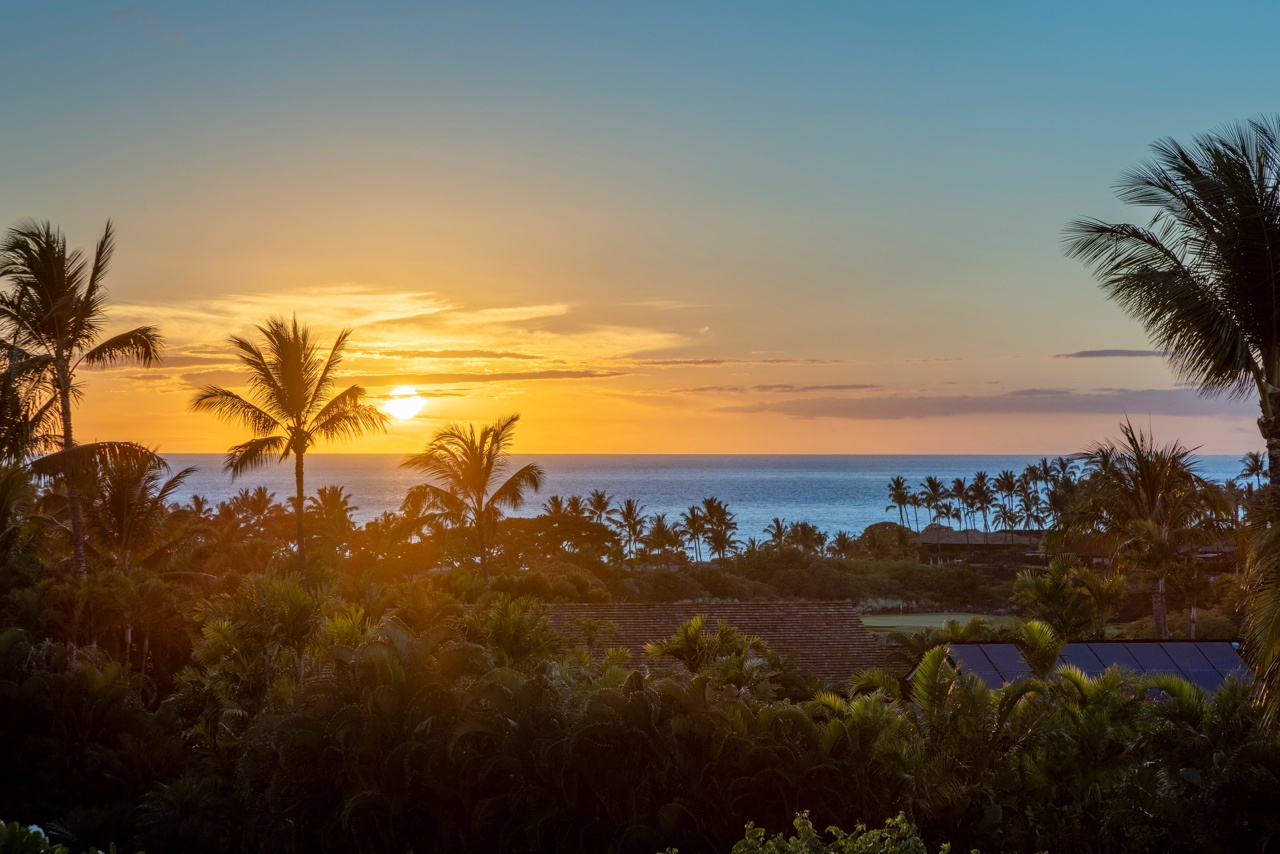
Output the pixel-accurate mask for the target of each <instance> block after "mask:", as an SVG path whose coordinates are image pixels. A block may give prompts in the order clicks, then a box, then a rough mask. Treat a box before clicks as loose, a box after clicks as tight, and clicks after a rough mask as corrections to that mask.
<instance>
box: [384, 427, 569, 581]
mask: <svg viewBox="0 0 1280 854" xmlns="http://www.w3.org/2000/svg"><path fill="white" fill-rule="evenodd" d="M519 420H520V416H519V415H508V416H507V417H506V418H499V419H498V420H497V421H494V422H493V423H492V424H487V425H485V426H484V427H483V428H481V430H480V432H478V433H477V432H476V428H475V426H474V425H470V424H469V425H466V426H463V425H461V424H450V425H449V426H447V427H445V428H444V429H443V430H440V431H438V432H437V433H436V434H435V435H434V436H432V437H431V442H430V443H428V445H427V447H426V450H424V451H423V452H422V453H420V454H414V455H413V456H411V457H409V459H407V460H405V461H404V462H403V463H401V467H402V468H407V469H413V470H414V471H420V472H423V473H424V474H426V475H427V476H428V477H429V478H430V479H431V481H432V482H431V483H424V484H420V485H418V486H415V487H413V488H412V489H410V490H409V495H408V497H407V498H406V501H408V502H413V503H416V504H418V505H420V506H423V507H429V508H433V509H435V510H438V511H440V512H442V513H444V514H445V515H446V516H447V517H449V518H450V519H452V520H453V521H454V522H455V523H456V524H459V525H462V526H464V527H468V528H470V529H471V531H472V533H473V534H474V536H475V538H476V546H477V551H478V552H479V558H480V573H481V575H482V576H483V577H484V583H485V587H488V586H489V549H490V548H491V547H492V543H493V533H494V529H495V528H496V527H497V524H498V520H499V519H501V518H502V512H503V510H504V509H509V510H518V509H519V508H520V507H521V505H523V504H524V500H525V496H526V493H529V492H537V491H538V490H539V489H541V488H542V482H543V480H544V479H545V475H544V474H543V471H542V467H541V466H539V465H537V464H535V463H529V464H527V465H524V466H522V467H520V468H519V469H517V470H516V471H515V472H513V473H512V474H511V475H510V476H507V471H508V470H509V469H510V467H511V443H512V441H513V440H514V435H515V428H516V423H517V422H518V421H519Z"/></svg>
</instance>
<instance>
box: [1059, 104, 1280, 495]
mask: <svg viewBox="0 0 1280 854" xmlns="http://www.w3.org/2000/svg"><path fill="white" fill-rule="evenodd" d="M1151 150H1152V152H1153V155H1154V156H1153V157H1152V159H1151V160H1149V161H1147V162H1145V163H1142V164H1141V165H1139V166H1137V167H1136V168H1134V169H1132V170H1130V171H1129V172H1127V173H1125V174H1124V175H1122V176H1121V178H1120V180H1119V182H1118V183H1117V195H1118V196H1119V197H1120V199H1121V201H1123V202H1126V203H1128V204H1132V205H1137V206H1140V207H1143V208H1147V209H1149V210H1151V211H1152V213H1153V214H1154V216H1153V218H1152V220H1151V222H1150V224H1149V225H1147V226H1145V227H1144V226H1139V225H1131V224H1128V223H1119V224H1112V223H1107V222H1102V221H1100V220H1096V219H1087V220H1077V221H1075V222H1073V223H1071V224H1070V225H1068V226H1067V228H1066V231H1065V233H1064V237H1063V242H1064V247H1065V250H1066V252H1067V254H1068V255H1069V256H1071V257H1073V258H1078V259H1080V260H1081V261H1083V262H1084V263H1085V264H1087V265H1089V266H1090V267H1092V268H1093V272H1094V274H1095V275H1096V276H1097V278H1098V281H1099V283H1100V285H1101V287H1102V289H1103V291H1104V292H1105V293H1106V295H1107V296H1108V297H1109V298H1110V299H1112V300H1113V301H1115V302H1116V303H1118V304H1119V306H1120V307H1121V308H1122V309H1123V310H1124V311H1125V312H1126V313H1127V314H1129V315H1130V316H1131V317H1133V318H1135V319H1136V320H1137V321H1138V322H1139V323H1141V324H1142V325H1143V326H1144V327H1145V328H1146V330H1147V334H1148V335H1149V336H1150V337H1151V340H1152V342H1153V343H1154V344H1155V345H1156V346H1157V347H1159V348H1160V349H1161V350H1164V351H1166V352H1167V353H1168V359H1169V362H1170V365H1171V366H1172V367H1173V370H1174V372H1175V373H1176V374H1177V375H1178V377H1179V379H1181V380H1184V381H1187V382H1190V383H1193V384H1194V385H1196V386H1198V387H1199V388H1200V390H1201V392H1202V393H1204V394H1210V395H1216V394H1228V395H1230V396H1233V397H1244V396H1246V395H1248V394H1251V393H1252V394H1256V395H1257V399H1258V403H1259V406H1260V408H1261V417H1260V418H1259V419H1258V428H1259V430H1260V431H1261V433H1262V437H1263V439H1264V440H1265V441H1266V445H1267V454H1268V465H1269V475H1270V479H1271V482H1272V483H1276V484H1280V288H1277V287H1276V282H1277V280H1278V279H1280V254H1277V253H1276V247H1277V246H1280V116H1260V117H1258V118H1254V119H1251V120H1249V121H1247V122H1237V123H1233V124H1229V125H1226V126H1224V127H1222V128H1219V129H1217V130H1214V131H1210V132H1208V133H1203V134H1200V135H1199V136H1197V137H1195V138H1194V140H1193V141H1192V144H1191V145H1190V146H1184V145H1182V144H1180V143H1178V142H1176V141H1174V140H1172V139H1163V140H1160V141H1158V142H1156V143H1154V144H1153V145H1152V146H1151Z"/></svg>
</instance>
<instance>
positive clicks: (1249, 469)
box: [1240, 451, 1267, 489]
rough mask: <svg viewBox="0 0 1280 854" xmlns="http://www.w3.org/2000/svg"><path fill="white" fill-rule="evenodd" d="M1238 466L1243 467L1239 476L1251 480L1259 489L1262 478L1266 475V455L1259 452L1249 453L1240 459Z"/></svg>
mask: <svg viewBox="0 0 1280 854" xmlns="http://www.w3.org/2000/svg"><path fill="white" fill-rule="evenodd" d="M1240 464H1241V465H1242V466H1244V468H1243V469H1242V470H1241V471H1240V476H1241V477H1251V478H1253V479H1254V480H1255V481H1256V482H1257V484H1258V488H1259V489H1261V488H1262V476H1263V475H1264V474H1266V473H1267V455H1266V454H1264V453H1262V452H1261V451H1250V452H1249V453H1247V454H1245V455H1244V456H1243V457H1241V458H1240Z"/></svg>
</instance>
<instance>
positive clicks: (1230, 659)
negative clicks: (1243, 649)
mask: <svg viewBox="0 0 1280 854" xmlns="http://www.w3.org/2000/svg"><path fill="white" fill-rule="evenodd" d="M1196 646H1198V647H1200V654H1201V655H1203V656H1204V657H1205V658H1207V659H1209V663H1210V664H1212V665H1213V669H1214V670H1216V671H1218V672H1219V673H1221V674H1222V675H1223V676H1226V675H1227V674H1228V673H1234V672H1235V671H1237V670H1239V669H1240V667H1241V661H1240V653H1238V652H1236V647H1235V644H1233V643H1231V642H1230V641H1205V642H1203V643H1197V644H1196Z"/></svg>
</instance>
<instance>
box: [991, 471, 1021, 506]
mask: <svg viewBox="0 0 1280 854" xmlns="http://www.w3.org/2000/svg"><path fill="white" fill-rule="evenodd" d="M995 490H996V492H998V493H1000V497H1001V498H1003V499H1004V505H1005V506H1006V507H1012V506H1013V497H1014V495H1016V494H1017V492H1018V476H1017V475H1016V474H1014V473H1013V472H1011V471H1010V470H1009V469H1005V470H1004V471H1002V472H1000V474H998V475H996V479H995Z"/></svg>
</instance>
